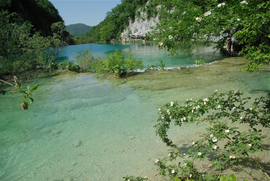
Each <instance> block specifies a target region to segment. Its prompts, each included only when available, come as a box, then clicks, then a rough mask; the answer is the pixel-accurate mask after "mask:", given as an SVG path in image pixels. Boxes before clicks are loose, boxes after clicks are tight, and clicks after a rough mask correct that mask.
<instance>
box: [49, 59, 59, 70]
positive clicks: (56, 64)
mask: <svg viewBox="0 0 270 181" xmlns="http://www.w3.org/2000/svg"><path fill="white" fill-rule="evenodd" d="M49 68H50V69H58V63H57V62H56V61H55V60H53V61H52V62H51V63H50V64H49Z"/></svg>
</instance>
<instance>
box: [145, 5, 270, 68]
mask: <svg viewBox="0 0 270 181" xmlns="http://www.w3.org/2000/svg"><path fill="white" fill-rule="evenodd" d="M148 2H149V6H151V7H152V9H154V7H155V9H156V12H155V14H158V17H159V22H158V23H157V26H156V27H155V29H154V31H153V32H152V33H151V35H150V36H151V37H152V38H155V39H157V41H158V42H159V43H158V45H159V47H160V48H164V49H166V50H169V51H170V52H171V53H172V54H174V53H176V52H177V50H179V49H181V50H182V51H186V52H189V53H191V52H192V49H194V48H195V47H196V46H198V45H211V44H212V42H216V48H217V49H218V50H220V52H221V53H223V54H227V53H228V52H227V51H226V49H224V46H225V45H226V43H227V42H228V39H229V38H232V40H233V41H235V45H236V47H234V48H236V50H237V51H239V52H240V53H241V54H243V55H245V56H246V58H247V59H249V60H251V62H250V64H248V65H247V66H246V67H245V68H243V70H247V71H256V70H258V69H259V68H260V67H261V66H263V65H266V64H269V57H270V54H269V52H270V48H269V47H270V46H269V45H270V41H269V37H270V30H269V28H268V27H269V24H270V21H269V19H270V14H269V8H270V2H269V1H264V0H256V1H255V0H243V1H242V0H235V1H226V0H224V1H223V2H222V1H216V0H205V1H197V0H189V1H186V0H170V1H163V0H149V1H148Z"/></svg>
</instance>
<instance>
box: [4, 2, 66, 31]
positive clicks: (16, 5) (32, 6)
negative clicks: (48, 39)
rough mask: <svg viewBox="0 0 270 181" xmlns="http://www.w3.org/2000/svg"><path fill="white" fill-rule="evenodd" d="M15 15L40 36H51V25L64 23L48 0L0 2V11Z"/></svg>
mask: <svg viewBox="0 0 270 181" xmlns="http://www.w3.org/2000/svg"><path fill="white" fill-rule="evenodd" d="M2 10H7V11H8V12H10V13H17V14H18V15H19V17H20V18H21V19H22V20H23V21H29V22H31V24H32V25H33V26H34V28H35V30H36V31H39V32H40V33H41V35H42V36H51V35H52V32H51V28H50V27H51V25H52V24H53V23H56V22H59V21H60V22H62V23H64V20H63V19H62V17H61V16H60V15H59V13H58V10H57V9H56V8H55V7H54V6H53V4H52V3H51V2H50V1H48V0H0V11H2Z"/></svg>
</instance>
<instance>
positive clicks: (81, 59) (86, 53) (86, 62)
mask: <svg viewBox="0 0 270 181" xmlns="http://www.w3.org/2000/svg"><path fill="white" fill-rule="evenodd" d="M73 57H74V58H76V63H77V64H78V65H79V66H80V67H81V70H82V72H89V71H91V69H92V63H93V61H94V60H95V58H94V56H93V54H92V53H91V48H90V49H84V50H80V51H78V52H77V54H76V55H73Z"/></svg>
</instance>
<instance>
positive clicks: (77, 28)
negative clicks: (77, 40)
mask: <svg viewBox="0 0 270 181" xmlns="http://www.w3.org/2000/svg"><path fill="white" fill-rule="evenodd" d="M91 29H92V26H89V25H86V24H84V23H75V24H70V25H66V31H67V32H69V33H70V34H71V35H82V34H85V33H86V32H88V31H89V30H91Z"/></svg>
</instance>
